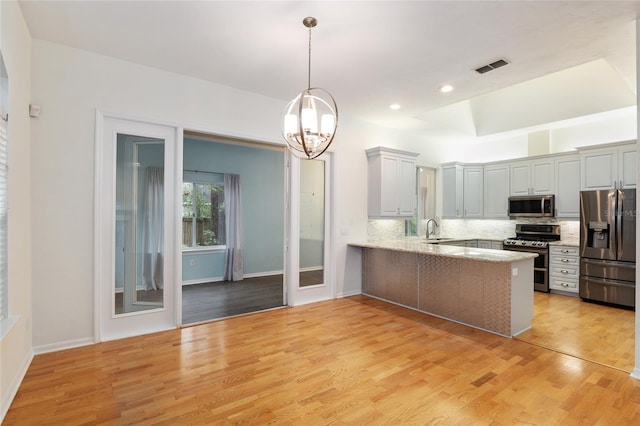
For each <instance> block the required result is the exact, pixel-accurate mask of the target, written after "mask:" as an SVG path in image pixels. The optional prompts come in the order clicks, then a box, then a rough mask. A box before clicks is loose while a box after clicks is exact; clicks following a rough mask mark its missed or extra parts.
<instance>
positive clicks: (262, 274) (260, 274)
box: [244, 271, 284, 278]
mask: <svg viewBox="0 0 640 426" xmlns="http://www.w3.org/2000/svg"><path fill="white" fill-rule="evenodd" d="M283 273H284V272H283V271H265V272H254V273H253V274H244V277H245V278H258V277H270V276H272V275H282V274H283Z"/></svg>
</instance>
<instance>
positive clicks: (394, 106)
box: [389, 104, 400, 111]
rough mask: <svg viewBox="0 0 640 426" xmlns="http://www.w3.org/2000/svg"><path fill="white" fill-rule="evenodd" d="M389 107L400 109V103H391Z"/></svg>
mask: <svg viewBox="0 0 640 426" xmlns="http://www.w3.org/2000/svg"><path fill="white" fill-rule="evenodd" d="M389 108H391V109H392V110H394V111H396V110H399V109H400V104H391V105H389Z"/></svg>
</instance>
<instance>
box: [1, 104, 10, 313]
mask: <svg viewBox="0 0 640 426" xmlns="http://www.w3.org/2000/svg"><path fill="white" fill-rule="evenodd" d="M7 120H8V116H7V114H6V113H5V112H4V111H3V110H2V109H0V319H3V318H6V317H7V316H8V315H9V307H8V303H9V295H8V293H9V292H8V286H9V282H8V275H7V267H8V264H9V262H8V259H7V257H8V251H7V228H8V218H7V216H8V203H7V186H8V185H7V170H8V167H7Z"/></svg>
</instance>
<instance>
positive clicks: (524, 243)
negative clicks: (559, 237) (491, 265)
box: [503, 238, 549, 248]
mask: <svg viewBox="0 0 640 426" xmlns="http://www.w3.org/2000/svg"><path fill="white" fill-rule="evenodd" d="M503 244H504V245H507V246H519V247H539V248H547V247H548V246H549V243H548V242H546V241H540V240H524V239H520V238H509V239H506V240H504V241H503Z"/></svg>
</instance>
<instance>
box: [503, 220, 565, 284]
mask: <svg viewBox="0 0 640 426" xmlns="http://www.w3.org/2000/svg"><path fill="white" fill-rule="evenodd" d="M559 240H560V225H554V224H547V223H544V224H539V223H518V224H516V236H515V237H513V238H507V239H506V240H504V241H503V242H502V249H503V250H511V251H524V252H527V253H536V254H538V257H536V258H535V259H534V261H533V289H534V290H536V291H543V292H545V293H548V292H549V242H551V241H559Z"/></svg>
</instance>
